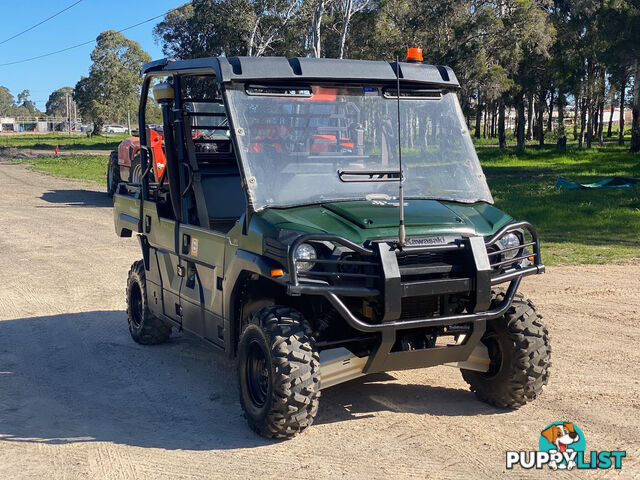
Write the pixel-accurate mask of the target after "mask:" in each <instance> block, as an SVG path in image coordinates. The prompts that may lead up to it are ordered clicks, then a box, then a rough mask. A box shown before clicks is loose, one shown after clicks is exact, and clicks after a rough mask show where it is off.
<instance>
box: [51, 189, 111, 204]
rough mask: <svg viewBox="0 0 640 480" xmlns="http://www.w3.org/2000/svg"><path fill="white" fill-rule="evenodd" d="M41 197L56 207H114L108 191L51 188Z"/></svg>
mask: <svg viewBox="0 0 640 480" xmlns="http://www.w3.org/2000/svg"><path fill="white" fill-rule="evenodd" d="M40 198H41V199H42V200H44V201H45V202H48V203H52V204H55V205H56V207H113V199H112V198H109V196H108V195H107V194H106V192H95V191H93V190H49V191H48V192H44V193H43V194H42V196H41V197H40Z"/></svg>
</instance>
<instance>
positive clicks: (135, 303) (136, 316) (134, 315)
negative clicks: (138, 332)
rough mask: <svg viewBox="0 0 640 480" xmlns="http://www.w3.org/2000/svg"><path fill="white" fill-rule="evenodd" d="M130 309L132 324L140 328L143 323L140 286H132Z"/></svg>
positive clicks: (135, 284)
mask: <svg viewBox="0 0 640 480" xmlns="http://www.w3.org/2000/svg"><path fill="white" fill-rule="evenodd" d="M129 309H130V311H131V322H132V323H133V325H134V326H135V327H139V326H140V323H141V322H142V292H141V291H140V285H138V284H137V283H134V284H133V285H132V286H131V294H130V296H129Z"/></svg>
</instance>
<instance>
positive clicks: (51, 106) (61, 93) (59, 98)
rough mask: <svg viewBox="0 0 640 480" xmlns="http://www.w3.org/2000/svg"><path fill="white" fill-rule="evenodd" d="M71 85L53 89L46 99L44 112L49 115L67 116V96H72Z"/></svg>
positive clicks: (70, 97)
mask: <svg viewBox="0 0 640 480" xmlns="http://www.w3.org/2000/svg"><path fill="white" fill-rule="evenodd" d="M73 93H74V92H73V87H62V88H59V89H58V90H54V91H53V92H52V93H51V95H49V100H47V105H46V113H47V115H49V116H50V117H66V116H67V98H69V101H71V99H72V98H73Z"/></svg>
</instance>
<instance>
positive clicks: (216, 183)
mask: <svg viewBox="0 0 640 480" xmlns="http://www.w3.org/2000/svg"><path fill="white" fill-rule="evenodd" d="M200 178H201V180H200V182H201V183H202V190H203V191H204V196H205V202H206V205H207V213H208V215H209V219H210V224H211V228H212V229H213V230H218V231H222V232H225V233H226V232H228V231H229V230H230V229H231V228H233V225H235V223H236V220H237V219H238V218H240V217H241V216H242V214H243V213H244V212H245V210H246V197H245V194H244V191H243V190H242V183H241V178H240V172H239V171H238V166H237V165H235V164H225V165H215V164H207V165H201V166H200Z"/></svg>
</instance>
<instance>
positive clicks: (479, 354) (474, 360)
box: [445, 342, 491, 372]
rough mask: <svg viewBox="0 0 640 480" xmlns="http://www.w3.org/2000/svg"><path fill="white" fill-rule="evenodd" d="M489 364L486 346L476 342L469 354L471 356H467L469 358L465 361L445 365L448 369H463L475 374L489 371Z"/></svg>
mask: <svg viewBox="0 0 640 480" xmlns="http://www.w3.org/2000/svg"><path fill="white" fill-rule="evenodd" d="M490 364H491V360H489V350H487V346H486V345H485V344H484V343H482V342H478V344H477V345H476V347H475V348H474V349H473V351H472V352H471V355H469V358H467V359H466V360H465V361H463V362H451V363H445V365H446V366H448V367H455V368H463V369H464V370H473V371H476V372H487V371H489V365H490Z"/></svg>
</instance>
